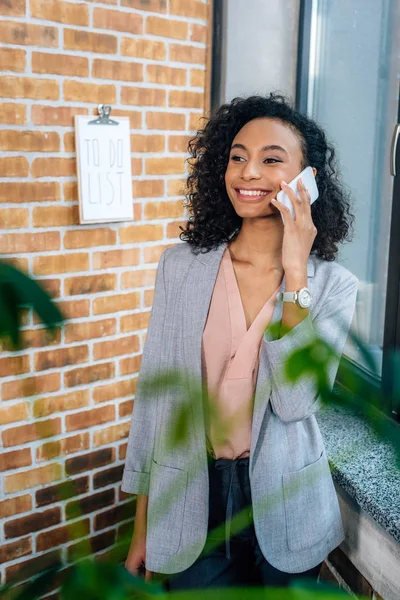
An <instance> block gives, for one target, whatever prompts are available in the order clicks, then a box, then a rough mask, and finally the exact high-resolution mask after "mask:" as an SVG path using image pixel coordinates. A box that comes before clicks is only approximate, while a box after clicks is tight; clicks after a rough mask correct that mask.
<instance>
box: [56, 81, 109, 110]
mask: <svg viewBox="0 0 400 600" xmlns="http://www.w3.org/2000/svg"><path fill="white" fill-rule="evenodd" d="M64 99H65V100H70V101H72V102H76V101H79V102H91V103H92V102H95V103H96V104H100V103H109V104H115V102H116V93H115V87H114V86H113V85H108V84H107V85H96V84H94V83H81V82H79V81H75V80H72V79H67V80H65V81H64Z"/></svg>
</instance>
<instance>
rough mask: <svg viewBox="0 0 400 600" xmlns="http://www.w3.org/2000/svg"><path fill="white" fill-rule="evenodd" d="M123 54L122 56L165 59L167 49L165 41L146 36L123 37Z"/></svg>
mask: <svg viewBox="0 0 400 600" xmlns="http://www.w3.org/2000/svg"><path fill="white" fill-rule="evenodd" d="M121 54H122V56H134V57H135V58H150V59H151V60H165V59H166V56H167V49H166V45H165V43H164V42H154V41H152V40H146V39H144V38H137V39H133V38H122V40H121Z"/></svg>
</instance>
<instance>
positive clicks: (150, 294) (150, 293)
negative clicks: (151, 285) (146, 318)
mask: <svg viewBox="0 0 400 600" xmlns="http://www.w3.org/2000/svg"><path fill="white" fill-rule="evenodd" d="M153 300H154V290H145V291H144V305H145V306H151V305H152V304H153Z"/></svg>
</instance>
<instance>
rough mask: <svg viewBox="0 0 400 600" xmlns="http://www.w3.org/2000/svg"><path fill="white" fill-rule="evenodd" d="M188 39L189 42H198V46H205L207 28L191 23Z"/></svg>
mask: <svg viewBox="0 0 400 600" xmlns="http://www.w3.org/2000/svg"><path fill="white" fill-rule="evenodd" d="M189 39H190V41H191V42H200V44H206V43H207V27H204V25H199V24H198V23H191V24H190V34H189Z"/></svg>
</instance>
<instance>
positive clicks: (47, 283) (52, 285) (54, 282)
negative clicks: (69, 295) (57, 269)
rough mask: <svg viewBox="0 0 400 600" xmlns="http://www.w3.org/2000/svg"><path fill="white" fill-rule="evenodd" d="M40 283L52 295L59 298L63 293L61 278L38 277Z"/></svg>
mask: <svg viewBox="0 0 400 600" xmlns="http://www.w3.org/2000/svg"><path fill="white" fill-rule="evenodd" d="M38 283H39V284H40V285H41V286H42V288H43V289H44V290H45V291H46V292H47V293H48V294H49V296H51V298H53V299H54V298H59V297H60V294H61V281H60V280H59V279H38Z"/></svg>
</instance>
